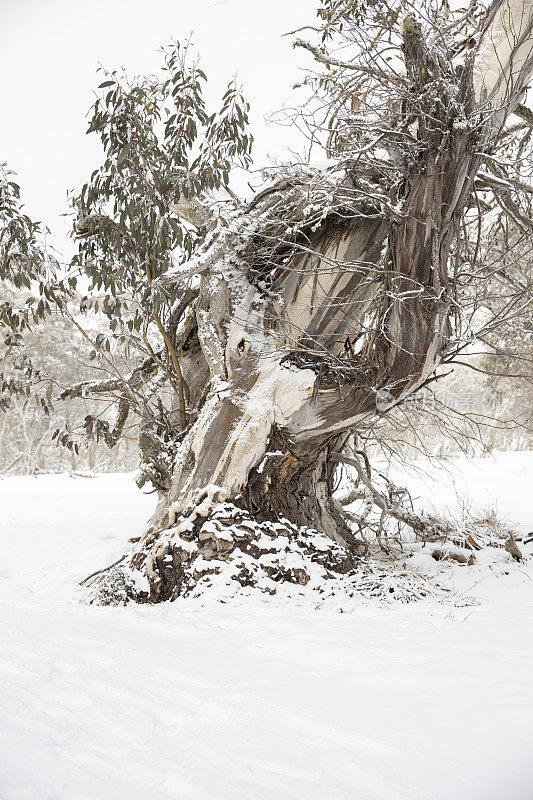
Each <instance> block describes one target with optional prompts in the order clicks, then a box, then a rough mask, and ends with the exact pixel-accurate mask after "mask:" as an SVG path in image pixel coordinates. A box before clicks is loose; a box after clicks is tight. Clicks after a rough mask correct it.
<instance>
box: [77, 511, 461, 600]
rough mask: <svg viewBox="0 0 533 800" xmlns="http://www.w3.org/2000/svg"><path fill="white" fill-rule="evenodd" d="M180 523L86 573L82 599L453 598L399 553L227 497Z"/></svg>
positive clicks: (447, 591) (153, 535)
mask: <svg viewBox="0 0 533 800" xmlns="http://www.w3.org/2000/svg"><path fill="white" fill-rule="evenodd" d="M184 527H185V528H187V526H186V525H185V526H184V524H183V521H182V522H181V524H180V523H179V522H178V525H177V526H176V527H174V528H169V529H167V530H164V531H161V532H159V533H157V534H152V535H151V536H149V537H147V538H146V539H144V540H143V541H142V542H140V543H139V545H138V546H137V547H136V548H135V549H134V551H133V552H132V553H131V554H130V555H129V556H126V557H125V559H124V560H123V561H122V562H121V563H119V564H116V565H114V566H112V567H110V568H109V569H108V570H106V571H104V572H103V573H101V574H99V575H98V576H96V577H95V578H94V579H92V584H91V585H90V588H89V593H88V600H89V602H91V603H96V604H100V605H121V604H125V603H127V602H128V601H131V600H133V601H136V602H140V603H156V602H161V601H165V600H176V599H178V598H180V599H181V598H189V599H190V600H191V601H194V600H199V599H206V600H207V599H212V600H215V601H216V600H218V601H227V600H229V599H231V598H238V597H243V596H245V595H249V594H250V593H253V594H254V595H256V594H257V593H258V592H259V593H262V594H263V595H264V597H265V599H268V598H270V597H272V596H273V595H276V596H277V597H278V598H280V599H281V598H286V599H287V600H289V601H291V602H293V601H296V602H304V601H307V602H309V601H310V602H311V603H313V604H314V605H322V604H323V603H326V604H327V605H328V606H329V605H332V604H333V605H336V606H341V607H342V606H344V605H346V604H347V605H348V606H352V605H357V604H359V603H360V602H364V601H365V600H369V599H372V600H373V601H376V600H378V601H383V602H387V603H390V602H401V603H407V602H412V601H416V600H422V599H424V598H426V597H433V598H435V597H436V598H438V599H442V600H445V601H446V602H451V601H453V598H452V594H451V592H450V591H449V590H447V589H444V588H443V587H441V586H440V585H439V583H438V581H436V580H435V579H434V578H433V579H431V578H429V577H428V576H427V575H425V574H424V572H423V571H421V570H418V569H417V568H416V567H414V566H413V565H411V564H409V563H407V561H406V559H405V558H403V559H391V558H388V559H387V558H381V559H379V560H376V559H373V558H361V557H358V556H354V555H353V554H352V553H350V552H349V551H348V550H347V549H346V548H344V547H342V546H341V545H339V544H337V543H335V542H333V541H332V540H331V539H330V538H328V537H327V536H326V535H325V534H322V533H320V532H318V531H316V530H312V529H310V528H298V527H296V526H295V525H293V524H291V523H290V522H288V521H287V520H285V519H282V520H280V521H279V522H269V521H265V522H261V523H258V522H257V521H255V520H254V519H252V518H251V516H250V515H249V514H248V512H247V511H245V510H243V509H240V508H238V507H236V506H235V505H233V504H231V503H221V504H219V505H216V506H215V507H214V508H213V509H212V511H211V513H210V514H209V518H208V519H200V520H197V521H196V523H195V524H194V525H193V524H191V525H190V526H189V529H185V530H184ZM465 602H466V601H465Z"/></svg>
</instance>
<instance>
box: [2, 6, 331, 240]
mask: <svg viewBox="0 0 533 800" xmlns="http://www.w3.org/2000/svg"><path fill="white" fill-rule="evenodd" d="M317 5H318V2H317V0H266V2H258V1H257V0H0V22H1V24H0V109H1V119H2V124H1V125H0V161H7V162H8V165H9V167H10V168H11V169H13V170H15V171H16V172H17V173H18V176H19V182H20V183H21V186H22V191H23V196H24V199H25V202H26V208H27V210H28V211H29V213H30V214H31V215H33V216H34V217H35V218H37V219H41V220H43V221H44V222H46V223H47V224H48V225H49V227H50V228H51V229H52V232H53V237H52V241H53V242H54V243H55V244H56V246H58V247H60V248H61V249H62V250H63V252H64V251H65V250H66V249H70V248H69V246H68V245H67V244H66V243H65V241H66V240H65V238H64V237H65V230H66V221H65V220H64V219H62V218H60V216H59V215H60V214H61V213H62V212H64V211H66V210H67V204H66V192H67V189H74V188H78V187H79V186H80V185H81V184H82V183H83V182H84V181H85V180H86V178H87V177H88V175H89V173H90V172H91V170H92V169H93V168H94V167H95V166H97V165H98V158H99V145H98V140H97V138H96V136H94V135H91V136H85V130H86V128H87V123H86V114H87V111H88V109H89V107H90V106H91V104H92V102H93V99H94V95H93V90H94V88H95V87H96V86H97V85H98V83H100V82H101V80H102V79H101V78H100V79H99V76H97V75H96V69H97V67H98V65H99V64H103V65H105V66H107V67H110V68H115V67H121V66H124V67H125V68H126V69H127V70H128V71H129V72H132V73H145V72H150V71H155V70H156V69H157V67H158V65H159V63H160V60H159V55H158V52H157V51H158V49H159V47H160V46H161V45H163V44H166V43H168V42H169V41H170V40H171V39H172V38H175V39H185V38H187V37H188V35H189V34H190V33H191V32H192V33H193V40H194V42H195V45H196V47H197V49H198V51H199V53H200V55H201V61H202V66H203V68H204V70H205V71H206V72H207V76H208V79H209V83H210V87H211V88H210V93H211V91H212V92H213V93H217V94H218V95H220V93H221V92H222V91H223V89H224V86H225V84H226V83H227V81H228V80H229V79H230V78H231V77H232V75H233V74H235V73H236V74H237V77H238V79H239V80H240V82H241V83H242V84H243V86H244V90H245V93H246V96H247V97H248V99H249V101H250V103H251V106H252V114H251V120H252V131H253V133H254V135H255V137H256V145H255V152H254V157H255V164H256V165H257V166H261V165H263V164H265V163H267V159H268V156H269V155H270V156H273V157H284V156H287V150H288V148H294V149H297V150H299V151H303V149H304V147H305V140H304V139H303V137H301V135H300V134H299V133H298V131H297V130H296V129H295V128H294V127H289V128H280V127H276V126H272V125H267V123H266V122H265V119H264V117H265V116H266V115H268V114H270V113H272V112H274V111H276V110H277V109H279V108H280V107H281V106H282V105H283V104H284V102H287V103H288V104H289V105H290V104H291V86H292V84H294V83H295V82H297V81H298V80H299V79H300V77H301V72H300V71H299V67H300V66H302V65H304V64H309V63H310V58H309V56H308V54H305V53H303V52H299V51H295V50H293V48H292V44H291V37H286V38H283V34H284V33H286V32H287V31H290V30H292V29H294V28H296V27H300V26H302V25H305V24H313V23H314V22H315V9H316V6H317ZM292 101H294V95H293V96H292Z"/></svg>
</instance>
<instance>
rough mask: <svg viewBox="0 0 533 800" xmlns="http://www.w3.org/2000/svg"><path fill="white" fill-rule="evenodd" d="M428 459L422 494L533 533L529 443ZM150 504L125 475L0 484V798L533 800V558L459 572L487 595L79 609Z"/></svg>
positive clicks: (468, 585)
mask: <svg viewBox="0 0 533 800" xmlns="http://www.w3.org/2000/svg"><path fill="white" fill-rule="evenodd" d="M431 472H432V475H433V480H431V481H430V480H428V479H427V478H426V479H422V477H419V476H416V475H414V474H411V475H406V476H405V479H404V481H403V482H404V483H406V484H408V485H409V486H410V488H411V489H413V488H414V494H415V495H418V496H419V497H420V498H421V501H420V505H421V506H426V508H427V507H428V505H429V503H433V504H434V505H435V507H437V508H440V509H442V508H445V507H446V506H448V507H449V508H450V509H452V508H453V507H455V506H456V505H457V497H459V498H463V499H465V500H466V502H467V503H468V504H470V505H472V504H474V505H476V506H478V507H481V508H486V507H487V506H497V507H498V509H499V511H500V513H501V514H503V515H507V516H508V517H509V518H510V519H514V521H516V522H517V523H518V524H519V525H520V527H521V530H522V532H526V531H530V530H533V517H532V516H531V515H528V508H531V492H532V487H533V454H532V453H515V454H503V455H499V456H497V457H496V458H488V459H478V460H470V461H467V460H466V459H458V460H457V461H456V462H454V464H453V465H452V471H451V473H449V474H445V473H441V472H439V471H438V470H436V469H434V468H431ZM403 477H404V476H399V478H400V479H401V478H403ZM397 478H398V476H397ZM452 480H453V481H455V487H456V488H455V489H454V488H453V485H452ZM400 482H401V480H400ZM153 503H154V497H153V495H152V496H143V495H142V494H140V493H139V492H138V491H137V490H136V489H135V487H134V485H133V483H132V481H131V478H130V476H125V475H111V476H102V477H98V478H95V479H84V478H71V477H69V476H42V477H39V478H7V479H4V480H0V510H1V518H0V622H1V624H0V800H104V799H105V800H152V799H154V800H155V798H157V800H226V799H227V800H230V798H231V800H241V799H242V800H266V799H267V798H268V800H282V799H283V798H291V800H319V799H320V800H341V799H342V800H344V798H346V800H378V799H379V800H399V799H400V798H401V800H502V798H505V799H506V800H530V798H531V797H533V788H532V787H533V777H531V762H530V753H531V734H532V730H533V677H532V656H533V624H532V623H533V581H532V578H533V559H529V560H526V562H525V563H524V564H517V565H515V564H513V563H511V562H510V561H509V557H508V555H507V554H504V551H502V561H501V562H500V563H498V565H497V567H498V568H497V569H495V568H493V567H491V566H490V565H485V566H479V565H478V566H476V567H461V566H455V567H451V566H448V567H446V568H445V570H444V573H443V574H444V576H445V577H446V579H447V580H449V585H450V586H451V587H452V588H453V589H454V597H455V599H456V600H458V601H460V599H461V598H462V597H465V596H467V595H468V596H474V597H476V598H477V599H478V601H479V604H478V605H469V606H461V604H460V602H457V603H456V604H454V603H453V601H451V602H450V603H449V604H447V605H446V604H442V603H439V602H437V601H436V600H434V599H433V600H427V601H424V602H422V603H412V604H409V605H399V604H398V605H386V606H385V605H382V604H378V603H369V602H367V603H365V604H363V605H361V606H359V607H357V608H355V610H354V611H352V612H351V613H340V612H339V611H338V610H335V609H333V608H331V606H328V607H327V608H318V609H315V608H313V607H311V606H309V605H302V606H291V605H289V604H287V603H283V602H282V601H281V600H278V599H276V598H268V600H265V599H264V598H261V597H257V598H255V599H254V598H246V599H244V600H242V601H241V602H239V601H234V602H232V603H229V604H222V603H214V602H213V603H209V604H207V605H206V604H204V605H203V606H201V605H198V604H196V605H195V604H194V603H188V602H186V603H183V604H180V603H174V604H165V605H163V606H159V607H146V606H128V607H126V608H109V607H108V608H101V607H94V606H87V605H83V604H82V603H80V599H79V598H80V595H79V593H78V592H79V590H78V588H77V583H78V581H79V580H80V579H81V578H82V577H84V576H86V575H87V574H89V573H90V572H92V571H93V570H96V569H98V568H99V567H101V566H102V565H104V564H106V563H110V562H112V561H113V560H115V559H116V558H118V557H119V556H120V555H121V554H122V552H123V551H124V547H125V544H126V540H127V539H128V537H130V536H133V535H135V534H138V533H140V532H141V531H142V528H143V523H144V520H145V519H146V518H147V517H148V515H149V513H150V511H151V508H152V506H153ZM525 549H526V550H527V549H528V548H525ZM531 551H532V547H531V545H530V546H529V552H531ZM506 572H507V573H508V574H507V575H506V574H505V573H506Z"/></svg>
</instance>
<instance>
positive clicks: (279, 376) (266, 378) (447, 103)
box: [127, 0, 533, 601]
mask: <svg viewBox="0 0 533 800" xmlns="http://www.w3.org/2000/svg"><path fill="white" fill-rule="evenodd" d="M518 6H520V7H521V12H522V13H521V15H520V14H519V9H518ZM495 8H496V10H495V12H494V14H493V15H492V21H491V24H490V26H489V27H488V28H487V30H486V31H485V33H484V35H483V37H482V41H481V45H480V48H481V49H480V58H481V59H482V61H483V63H484V64H485V66H486V69H485V68H483V70H482V71H481V72H480V71H479V69H478V68H476V71H475V72H474V71H473V65H474V60H473V58H472V57H468V58H467V59H466V61H465V63H464V64H453V63H451V64H444V65H443V64H442V63H440V62H439V60H438V59H436V58H435V56H434V53H433V52H431V50H430V49H429V47H428V46H427V45H426V43H425V41H424V38H423V35H422V32H421V28H420V26H419V25H418V23H417V22H416V21H415V20H414V19H413V18H412V17H408V18H407V19H406V22H405V25H404V53H405V62H406V68H407V75H408V78H409V81H410V84H411V90H410V91H411V96H412V106H413V114H414V115H415V116H416V119H417V123H418V130H417V138H418V142H419V143H420V148H419V153H420V155H419V157H418V161H417V162H416V163H415V164H412V165H411V166H408V167H406V170H405V175H404V181H403V185H402V186H401V187H400V188H399V189H391V198H390V206H389V207H388V208H386V209H383V207H382V206H380V205H379V203H376V204H375V205H374V207H371V208H369V205H368V202H367V203H365V204H364V203H362V202H361V200H360V196H359V195H358V186H357V184H358V178H357V174H355V175H354V174H352V173H351V172H350V169H348V170H347V173H346V176H345V177H344V179H343V181H341V183H340V185H339V186H340V188H339V192H340V194H342V196H343V203H344V207H345V209H346V207H347V206H349V208H347V210H346V211H345V213H344V216H341V215H340V214H335V215H334V216H331V217H326V219H325V221H324V222H323V223H322V224H321V225H320V226H319V228H318V229H317V230H314V231H311V230H310V231H308V232H307V237H306V238H305V237H304V238H302V239H300V240H299V241H298V242H297V247H296V249H295V253H294V254H293V255H292V256H291V257H290V259H289V261H286V260H285V261H284V260H283V259H280V263H278V264H275V265H274V268H273V271H272V273H271V282H270V285H269V286H268V288H266V289H265V288H264V286H262V285H261V283H260V282H259V281H257V280H256V277H255V273H254V271H253V269H252V267H253V264H254V246H255V240H254V227H253V225H254V221H255V222H256V221H257V219H258V218H260V217H261V214H265V213H267V211H268V208H269V203H271V202H272V197H268V196H265V197H261V198H259V199H257V200H256V203H255V208H254V209H253V212H252V211H249V212H246V213H243V214H242V215H241V217H240V218H237V219H236V220H234V224H232V225H230V226H229V227H228V228H226V229H225V230H223V231H222V232H220V233H219V235H218V238H216V239H215V240H214V242H213V243H212V244H211V245H210V249H209V251H208V253H207V254H206V257H205V259H206V261H205V263H207V264H208V268H207V267H206V268H205V269H204V271H203V275H202V279H201V287H200V294H199V298H198V304H197V310H196V318H197V331H198V339H199V342H200V345H201V349H202V353H203V357H204V358H205V363H206V365H207V367H208V369H209V375H210V383H209V389H208V394H207V398H206V400H205V402H204V404H203V407H202V408H201V410H200V412H199V415H198V418H197V419H196V421H195V422H194V423H193V424H192V425H191V427H190V430H189V432H188V433H187V435H186V436H185V438H184V439H183V441H182V442H181V444H180V446H179V449H178V452H177V457H176V461H175V465H174V472H173V477H172V485H171V487H170V490H169V492H168V493H167V494H165V495H164V496H163V497H162V498H161V501H160V503H159V505H158V508H157V511H156V513H155V515H154V517H153V518H152V520H151V524H150V527H149V530H148V532H147V535H146V537H145V539H144V541H143V542H142V543H141V545H140V547H139V548H138V549H137V551H136V552H135V553H134V554H133V556H131V557H130V558H129V563H130V564H131V565H132V566H133V567H134V568H135V569H137V570H140V571H141V572H144V573H145V574H146V576H147V578H148V583H149V590H148V591H146V590H144V592H142V593H141V594H142V598H143V599H145V600H149V601H156V600H159V599H167V598H168V597H174V596H176V591H177V590H176V586H177V585H178V584H179V581H180V580H181V579H180V577H179V576H180V574H181V573H180V569H182V565H183V558H185V556H183V555H180V556H179V558H178V556H176V553H177V552H180V553H181V552H182V550H183V547H184V545H183V538H184V537H185V540H186V541H189V542H190V541H191V538H190V537H193V539H194V536H198V535H199V531H200V528H201V525H202V523H203V521H205V520H206V519H207V518H209V516H210V515H211V514H212V513H213V511H214V510H215V509H217V508H220V507H221V504H224V503H228V502H230V503H232V504H233V506H234V507H235V508H237V509H238V508H240V509H242V510H243V511H245V512H246V513H247V514H249V515H250V517H251V518H252V519H253V520H256V521H257V522H259V523H263V522H266V521H270V522H271V521H276V520H277V521H280V520H281V521H282V520H288V521H289V523H292V524H293V525H295V526H304V527H307V528H313V529H316V530H319V531H322V532H323V533H325V534H327V536H329V537H330V538H331V539H332V540H333V541H334V542H336V543H338V544H342V546H343V547H345V548H347V550H348V551H349V552H350V553H351V554H352V555H353V556H360V555H362V554H363V553H364V551H365V545H364V543H362V542H361V541H359V540H357V538H356V537H355V535H354V533H353V532H352V530H351V529H350V526H349V524H348V522H347V521H346V517H345V516H344V515H343V513H342V510H341V508H340V506H339V505H338V504H337V503H336V502H335V500H334V498H333V488H334V472H335V468H336V466H337V462H336V461H334V460H332V459H331V454H332V453H334V452H339V451H340V450H341V449H342V448H343V447H344V445H345V443H346V440H347V437H348V436H349V434H350V432H351V431H353V430H357V429H358V428H360V427H361V426H363V425H369V424H370V423H371V422H372V421H373V420H375V419H376V418H377V417H379V416H380V414H381V413H384V412H386V411H387V410H388V408H390V407H392V406H393V405H395V404H396V403H398V402H401V401H402V400H404V399H405V398H406V397H407V396H409V395H410V394H412V393H413V392H415V391H416V390H417V389H418V388H419V387H420V386H421V385H422V384H423V383H424V382H425V381H426V380H427V379H428V377H429V376H430V375H431V374H432V373H433V372H434V371H435V369H436V367H437V366H438V365H439V363H440V362H441V360H442V356H443V354H444V352H445V349H446V345H447V341H448V337H449V333H450V322H449V316H450V307H451V299H450V287H449V275H448V262H449V255H450V248H451V246H452V244H453V242H454V240H455V238H456V237H457V231H458V223H459V219H460V215H461V214H462V213H463V210H464V208H465V206H466V204H467V202H468V199H469V197H470V195H471V193H472V188H473V182H474V179H475V176H476V173H477V171H478V169H479V166H480V164H481V162H482V160H483V154H484V153H487V152H490V149H491V147H492V144H493V142H494V141H495V139H496V138H497V134H498V131H499V130H500V129H501V126H502V124H503V121H504V119H505V116H506V115H507V114H508V113H509V111H510V110H512V107H513V103H516V102H518V100H519V97H520V93H521V91H522V89H523V87H524V86H525V83H526V81H527V80H528V78H529V76H530V74H531V71H532V62H533V57H532V56H533V50H532V44H531V42H532V40H531V27H532V10H531V9H532V3H531V2H529V1H528V2H527V3H516V2H514V0H512V2H511V3H510V10H509V7H508V5H507V4H506V3H503V4H500V5H499V6H498V5H497V4H495ZM506 9H507V13H506ZM513 26H514V28H513ZM502 28H503V29H506V35H504V34H502ZM509 28H511V30H509ZM513 37H514V38H513ZM510 39H512V41H513V42H514V46H513V47H509V46H508V43H509V41H510ZM504 42H505V44H503V43H504ZM496 62H498V68H497V69H496V67H495V64H496ZM487 65H488V66H487ZM476 76H477V77H476ZM293 190H294V189H293V187H291V186H289V187H288V188H286V189H283V188H282V187H280V188H279V190H278V195H280V196H283V192H284V191H285V192H291V191H293ZM394 208H396V209H397V211H391V209H394ZM243 231H244V233H243ZM383 398H385V402H383ZM380 403H381V404H380ZM202 530H203V529H202ZM171 540H173V541H179V542H181V544H180V546H179V547H181V548H182V550H180V549H179V547H178V549H176V547H175V546H172V545H171V544H169V542H170V541H171ZM220 541H222V539H220ZM217 547H220V548H223V545H221V544H220V543H219V545H217ZM215 549H216V548H215ZM185 550H187V548H185ZM183 552H185V551H183ZM187 552H188V551H187ZM210 552H211V551H210ZM213 552H214V551H213ZM220 553H222V550H220V551H219V555H220ZM221 557H222V556H221ZM223 557H224V558H226V557H228V553H227V552H226V553H224V555H223ZM165 559H166V561H165ZM169 563H170V564H172V565H174V566H172V567H169V566H168V565H169ZM180 565H181V566H180ZM128 593H129V596H133V597H136V598H137V599H138V598H139V596H140V595H139V593H137V594H136V592H135V591H134V590H133V589H131V588H130V589H128V591H127V594H128ZM178 594H179V591H178Z"/></svg>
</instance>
